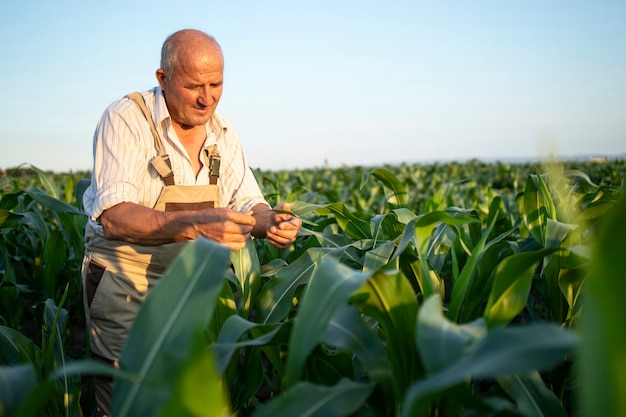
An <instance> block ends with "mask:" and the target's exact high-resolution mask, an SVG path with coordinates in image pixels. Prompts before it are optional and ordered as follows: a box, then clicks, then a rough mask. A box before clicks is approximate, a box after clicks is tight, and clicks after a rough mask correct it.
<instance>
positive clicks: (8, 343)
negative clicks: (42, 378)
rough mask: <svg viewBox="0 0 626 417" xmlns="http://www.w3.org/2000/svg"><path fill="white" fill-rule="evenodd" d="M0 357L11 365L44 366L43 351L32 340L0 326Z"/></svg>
mask: <svg viewBox="0 0 626 417" xmlns="http://www.w3.org/2000/svg"><path fill="white" fill-rule="evenodd" d="M0 357H2V359H3V360H4V362H5V363H7V364H9V365H18V364H20V363H24V364H31V365H32V366H33V367H34V368H35V369H38V368H39V367H40V366H42V362H41V361H42V358H41V350H40V349H39V347H38V346H36V345H35V344H34V343H33V341H32V340H30V339H29V338H28V337H26V336H25V335H23V334H22V333H20V332H18V331H17V330H15V329H12V328H10V327H6V326H0Z"/></svg>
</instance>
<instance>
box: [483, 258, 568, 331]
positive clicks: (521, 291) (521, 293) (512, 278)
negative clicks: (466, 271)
mask: <svg viewBox="0 0 626 417" xmlns="http://www.w3.org/2000/svg"><path fill="white" fill-rule="evenodd" d="M555 250H556V249H541V250H538V251H533V252H522V253H518V254H515V255H511V256H509V257H507V258H505V259H504V260H503V261H502V262H500V264H499V265H498V266H497V267H496V269H495V270H494V271H493V273H492V278H491V281H492V282H493V286H492V287H491V292H490V293H489V299H488V300H487V306H486V307H485V313H484V317H485V320H487V325H488V326H489V327H490V328H491V327H495V326H505V325H507V324H508V323H509V322H510V321H511V320H513V318H514V317H515V316H517V314H519V312H520V311H522V310H523V309H524V307H525V306H526V302H527V300H528V295H529V293H530V287H531V284H532V279H533V272H534V270H535V267H536V265H537V263H538V262H539V261H541V260H542V259H543V258H544V257H545V256H547V255H549V254H551V253H552V252H554V251H555Z"/></svg>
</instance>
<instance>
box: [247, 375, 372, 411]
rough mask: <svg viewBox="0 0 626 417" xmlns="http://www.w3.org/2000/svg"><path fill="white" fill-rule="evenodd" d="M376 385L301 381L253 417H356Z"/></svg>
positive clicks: (259, 409) (345, 380)
mask: <svg viewBox="0 0 626 417" xmlns="http://www.w3.org/2000/svg"><path fill="white" fill-rule="evenodd" d="M373 388H374V386H373V385H372V384H364V383H357V382H354V381H350V380H347V379H342V380H341V381H339V382H338V383H337V384H336V385H334V386H320V385H315V384H311V383H309V382H299V383H298V384H296V385H294V386H293V387H291V388H290V389H289V390H287V391H286V392H285V393H284V394H283V395H281V396H280V397H276V398H275V399H273V400H271V401H270V402H269V403H267V404H265V405H263V406H261V407H259V408H258V409H257V411H256V412H255V413H254V414H253V415H252V416H253V417H293V416H303V417H304V416H306V417H340V416H348V415H352V414H353V413H354V412H355V411H357V410H358V409H359V408H360V407H361V405H362V404H363V403H364V402H365V400H366V399H367V397H368V396H369V394H370V393H371V391H372V389H373Z"/></svg>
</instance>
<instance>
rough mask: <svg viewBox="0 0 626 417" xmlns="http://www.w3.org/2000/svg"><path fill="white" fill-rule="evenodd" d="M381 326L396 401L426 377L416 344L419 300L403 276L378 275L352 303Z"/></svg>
mask: <svg viewBox="0 0 626 417" xmlns="http://www.w3.org/2000/svg"><path fill="white" fill-rule="evenodd" d="M350 301H351V303H352V304H354V305H356V306H357V307H359V309H360V310H361V311H362V312H363V313H364V314H366V315H368V316H370V317H372V318H373V319H374V320H376V321H377V322H378V326H380V330H381V332H382V334H383V335H384V343H385V345H386V347H387V358H388V360H389V363H390V364H391V370H392V374H393V389H394V394H395V398H396V401H401V399H402V398H403V396H404V393H405V391H406V389H407V388H408V386H409V385H410V383H411V382H412V381H413V380H415V379H416V378H418V377H419V376H420V375H421V374H422V368H421V364H420V361H419V358H418V356H417V348H416V344H415V324H416V320H417V310H418V305H417V300H416V298H415V292H414V291H413V288H412V287H411V284H410V283H409V281H408V280H407V279H406V278H405V277H404V275H402V274H401V273H400V272H386V271H377V272H376V273H375V274H374V275H373V276H372V277H371V278H370V279H368V280H367V282H366V283H365V285H363V287H361V288H360V289H359V290H358V291H357V292H356V293H355V294H354V295H353V297H352V298H351V299H350Z"/></svg>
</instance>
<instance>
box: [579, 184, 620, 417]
mask: <svg viewBox="0 0 626 417" xmlns="http://www.w3.org/2000/svg"><path fill="white" fill-rule="evenodd" d="M624 213H626V195H623V196H622V198H621V199H620V200H619V202H618V203H617V204H616V205H615V207H614V208H613V210H612V211H611V212H610V213H609V214H608V215H607V217H606V218H605V219H604V221H603V222H602V225H601V229H600V232H599V236H598V239H597V241H596V242H595V243H594V244H593V247H592V262H591V267H590V270H589V276H588V277H587V281H586V288H585V293H584V294H583V296H584V305H585V307H584V309H583V311H582V319H581V331H582V347H581V351H582V354H581V356H580V368H581V374H580V375H581V384H582V386H583V387H584V389H583V390H582V394H581V397H580V399H581V401H582V410H583V413H582V415H584V416H623V415H626V397H625V396H624V393H625V392H626V326H624V317H626V302H624V294H626V279H624V278H625V277H626V256H624V248H626V217H625V216H624Z"/></svg>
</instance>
